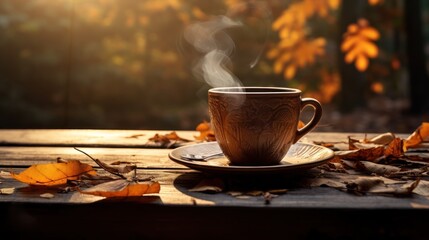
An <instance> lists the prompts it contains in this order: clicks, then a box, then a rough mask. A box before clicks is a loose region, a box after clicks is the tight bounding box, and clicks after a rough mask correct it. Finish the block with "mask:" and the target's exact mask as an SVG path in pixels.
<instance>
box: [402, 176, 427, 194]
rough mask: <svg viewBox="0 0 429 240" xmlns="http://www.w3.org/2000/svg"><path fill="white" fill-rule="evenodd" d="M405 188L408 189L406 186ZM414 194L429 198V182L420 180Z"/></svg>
mask: <svg viewBox="0 0 429 240" xmlns="http://www.w3.org/2000/svg"><path fill="white" fill-rule="evenodd" d="M404 187H408V185H404ZM413 193H415V194H419V195H422V196H425V197H429V181H426V180H420V181H419V182H418V184H417V186H416V187H415V188H414V189H413Z"/></svg>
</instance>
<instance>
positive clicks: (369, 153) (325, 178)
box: [311, 122, 429, 196]
mask: <svg viewBox="0 0 429 240" xmlns="http://www.w3.org/2000/svg"><path fill="white" fill-rule="evenodd" d="M426 140H429V123H426V122H424V123H422V125H421V126H420V127H419V128H418V129H417V130H416V131H415V132H414V133H412V134H411V135H410V136H409V137H408V138H406V139H401V138H398V137H396V136H395V135H394V134H393V133H384V134H381V135H378V136H376V137H374V138H371V139H367V138H365V139H361V140H359V139H353V138H351V137H349V139H348V147H349V150H342V151H336V154H335V157H334V158H333V159H331V160H330V161H329V162H328V163H327V164H326V165H323V166H321V167H320V169H322V173H323V174H322V175H321V176H320V177H319V178H318V179H317V180H315V181H313V182H312V183H311V185H312V186H322V185H325V186H330V187H334V188H337V189H340V190H346V191H349V192H354V193H358V194H365V193H382V194H393V195H409V194H411V193H416V194H420V195H424V196H429V188H428V186H429V180H426V178H428V173H429V155H428V154H427V152H429V149H420V148H418V147H419V146H420V145H421V144H422V143H423V142H424V141H426ZM324 144H326V143H324ZM333 146H335V144H333ZM425 152H426V153H425ZM325 171H326V172H335V173H337V174H334V175H333V174H329V173H325Z"/></svg>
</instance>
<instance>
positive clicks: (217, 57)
mask: <svg viewBox="0 0 429 240" xmlns="http://www.w3.org/2000/svg"><path fill="white" fill-rule="evenodd" d="M239 26H242V24H241V22H237V21H233V20H232V19H230V18H228V17H226V16H218V17H215V18H213V19H212V20H210V21H206V22H201V23H194V24H192V25H190V26H189V27H188V28H187V29H186V30H185V32H184V38H185V39H186V40H187V41H188V42H189V43H190V44H191V45H192V46H194V48H195V49H196V50H197V51H198V52H200V53H201V54H203V55H204V56H203V57H202V58H201V60H200V61H199V62H198V64H197V65H196V66H195V67H194V69H193V70H194V74H195V75H197V76H200V77H203V78H204V80H205V81H206V83H207V84H209V85H210V86H212V87H239V86H242V84H241V82H240V80H239V79H238V78H237V77H236V76H235V75H234V74H233V73H232V72H231V71H230V70H229V69H228V68H227V65H228V64H230V55H231V54H232V52H233V50H234V47H235V44H234V41H233V40H232V39H231V37H230V36H228V34H227V33H225V31H224V30H225V29H227V28H232V27H239Z"/></svg>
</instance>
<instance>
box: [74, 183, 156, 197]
mask: <svg viewBox="0 0 429 240" xmlns="http://www.w3.org/2000/svg"><path fill="white" fill-rule="evenodd" d="M160 189H161V186H160V184H159V183H158V182H151V181H148V182H134V181H128V180H125V179H119V180H115V181H111V182H106V183H102V184H99V185H96V186H94V187H91V188H88V189H85V190H81V191H80V192H81V193H84V194H89V195H94V196H101V197H106V198H111V197H139V196H142V195H144V194H150V193H159V191H160Z"/></svg>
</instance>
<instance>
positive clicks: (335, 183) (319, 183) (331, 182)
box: [310, 177, 346, 189]
mask: <svg viewBox="0 0 429 240" xmlns="http://www.w3.org/2000/svg"><path fill="white" fill-rule="evenodd" d="M323 186H327V187H331V188H336V189H346V184H345V183H344V182H342V181H339V180H338V179H330V178H324V177H321V178H315V179H313V180H311V182H310V187H323Z"/></svg>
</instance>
